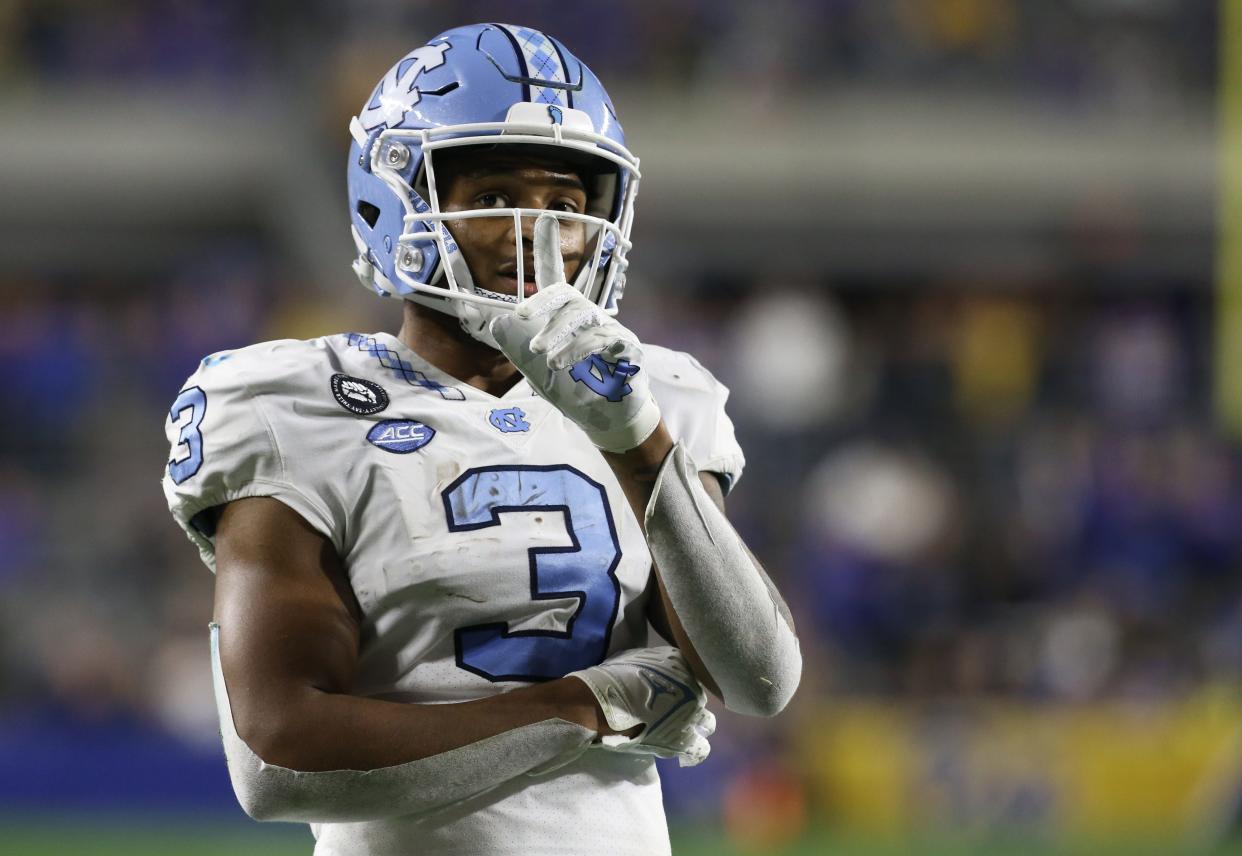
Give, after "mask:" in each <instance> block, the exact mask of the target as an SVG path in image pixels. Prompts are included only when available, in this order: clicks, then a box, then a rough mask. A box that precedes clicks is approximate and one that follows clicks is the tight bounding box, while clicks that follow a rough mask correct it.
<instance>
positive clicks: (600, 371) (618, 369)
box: [569, 354, 638, 401]
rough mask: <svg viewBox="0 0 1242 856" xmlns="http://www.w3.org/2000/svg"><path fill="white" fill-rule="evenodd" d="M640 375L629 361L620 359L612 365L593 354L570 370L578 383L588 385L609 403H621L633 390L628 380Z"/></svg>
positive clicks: (636, 367) (570, 374)
mask: <svg viewBox="0 0 1242 856" xmlns="http://www.w3.org/2000/svg"><path fill="white" fill-rule="evenodd" d="M636 374H638V366H635V365H631V364H630V361H629V360H626V359H620V360H617V361H616V362H615V363H610V362H608V361H607V360H606V359H604V358H603V357H601V356H600V355H599V354H591V355H590V356H589V357H587V358H586V359H584V360H579V361H578V362H577V363H575V364H574V366H573V368H571V369H570V370H569V376H570V377H571V378H573V379H574V380H576V381H577V382H578V383H584V384H586V385H587V386H588V387H589V388H590V390H591V391H592V392H594V393H595V394H596V395H602V396H603V397H604V398H606V399H608V400H609V401H620V400H621V399H623V398H625V397H626V396H627V395H629V394H630V393H631V392H633V391H634V390H633V388H632V387H631V386H630V385H629V384H628V383H626V378H630V377H633V376H634V375H636Z"/></svg>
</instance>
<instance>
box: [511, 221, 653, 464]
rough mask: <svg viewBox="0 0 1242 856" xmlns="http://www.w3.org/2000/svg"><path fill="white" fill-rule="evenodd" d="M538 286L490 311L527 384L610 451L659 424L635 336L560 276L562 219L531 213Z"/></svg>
mask: <svg viewBox="0 0 1242 856" xmlns="http://www.w3.org/2000/svg"><path fill="white" fill-rule="evenodd" d="M533 237H534V247H532V250H533V257H534V258H533V260H534V263H535V285H536V287H537V288H536V293H535V294H534V295H532V296H531V297H529V298H525V299H523V300H520V301H519V302H518V305H517V306H515V307H514V308H513V310H512V311H511V312H501V313H500V314H499V315H498V316H497V317H496V318H494V319H492V322H491V326H490V327H489V330H490V332H491V335H492V338H494V339H495V340H496V346H497V347H498V348H500V350H501V352H502V353H503V354H504V355H505V356H506V357H508V358H509V360H510V361H512V363H513V364H514V365H515V366H517V368H518V371H520V372H521V373H522V374H523V375H525V376H526V380H527V381H529V382H530V385H531V388H532V389H534V390H535V392H537V393H538V394H539V396H540V397H541V398H543V399H544V400H545V401H547V402H548V403H549V404H551V405H552V406H553V407H555V408H556V409H557V410H559V411H560V412H561V413H562V414H563V415H564V416H565V417H566V418H567V419H569V420H570V421H572V422H573V423H574V424H576V425H577V426H578V427H579V428H581V429H582V431H583V433H585V434H586V435H587V437H588V438H589V439H590V440H591V442H592V443H594V444H595V445H596V446H598V447H599V448H601V449H603V450H605V451H608V452H624V451H625V450H627V449H633V448H634V447H635V446H638V445H639V444H641V443H642V442H643V441H644V440H646V439H647V438H648V437H650V436H651V432H653V431H654V430H655V429H656V428H657V427H658V426H659V424H660V407H659V405H658V404H656V400H655V397H654V396H653V395H652V394H651V387H650V384H648V382H647V381H648V377H647V374H646V373H645V372H640V367H641V366H642V364H643V349H642V345H641V344H640V343H639V341H638V337H637V336H635V335H634V334H633V333H631V332H630V331H629V330H627V329H626V328H625V327H623V326H622V325H621V322H619V321H617V319H615V318H610V317H609V316H608V315H607V314H606V313H605V312H604V311H603V310H602V309H600V308H599V307H598V306H596V305H595V304H594V303H592V302H591V301H589V300H587V298H586V297H585V295H583V293H582V292H581V291H579V290H578V289H577V288H575V287H574V286H572V285H569V284H568V283H567V282H566V281H565V264H564V260H563V259H562V258H561V239H560V225H559V224H558V223H557V220H556V216H555V215H553V214H549V213H544V214H541V215H540V216H539V218H538V219H537V220H536V221H535V229H534V236H533Z"/></svg>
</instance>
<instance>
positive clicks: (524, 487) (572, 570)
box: [442, 464, 621, 681]
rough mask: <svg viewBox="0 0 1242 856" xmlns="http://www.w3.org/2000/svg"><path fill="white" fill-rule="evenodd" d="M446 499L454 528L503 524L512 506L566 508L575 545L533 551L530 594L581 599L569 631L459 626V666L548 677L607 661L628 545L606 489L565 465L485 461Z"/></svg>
mask: <svg viewBox="0 0 1242 856" xmlns="http://www.w3.org/2000/svg"><path fill="white" fill-rule="evenodd" d="M442 498H443V500H444V511H445V514H446V516H447V518H448V527H449V531H450V532H468V531H472V530H476V529H485V528H487V527H489V526H499V525H500V515H502V514H505V513H506V512H527V511H549V512H553V511H561V512H564V514H565V526H566V528H567V529H568V531H569V535H570V538H571V539H572V544H571V545H570V546H568V547H532V548H531V549H530V550H528V551H527V552H528V554H529V556H530V596H531V599H532V600H536V601H539V600H553V599H564V598H567V597H575V598H577V599H578V609H577V610H576V611H575V612H574V614H573V617H571V618H570V619H569V623H568V625H567V627H566V629H565V630H563V631H553V630H522V631H510V630H509V627H508V625H507V624H505V623H504V622H495V623H490V624H476V625H472V626H469V627H462V628H460V629H458V630H457V632H456V634H455V639H456V649H457V665H458V666H460V667H461V668H463V669H466V670H467V671H470V672H474V673H475V674H476V675H480V676H482V677H484V678H487V679H488V680H490V681H545V680H552V679H553V678H560V677H563V676H564V675H565V674H567V673H568V672H572V671H575V670H577V669H585V668H587V667H589V666H594V665H597V664H598V663H601V662H603V660H604V657H605V656H606V655H607V652H608V640H609V636H610V635H611V633H612V625H613V621H615V620H616V617H617V608H618V605H619V604H620V600H621V586H620V583H619V582H618V581H617V577H616V569H617V565H618V563H619V562H620V560H621V546H620V542H619V540H618V538H617V529H616V526H615V525H614V523H613V519H612V510H611V509H610V508H609V507H608V496H607V494H606V492H605V491H604V487H603V486H602V485H600V484H599V483H598V482H596V481H593V480H592V479H590V478H588V477H587V476H585V475H583V474H582V473H580V472H579V471H578V470H576V469H574V468H573V467H571V466H568V465H565V464H559V465H555V466H500V467H481V468H476V469H471V470H467V471H466V472H465V473H464V474H463V475H462V476H461V477H460V478H458V479H457V480H456V481H454V482H453V483H452V484H451V485H449V486H448V488H446V489H445V491H444V493H443V495H442Z"/></svg>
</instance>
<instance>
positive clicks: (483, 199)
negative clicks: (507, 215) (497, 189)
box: [475, 193, 510, 208]
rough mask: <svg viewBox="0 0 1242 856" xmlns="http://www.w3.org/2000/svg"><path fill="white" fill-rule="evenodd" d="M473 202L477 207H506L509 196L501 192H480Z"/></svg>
mask: <svg viewBox="0 0 1242 856" xmlns="http://www.w3.org/2000/svg"><path fill="white" fill-rule="evenodd" d="M475 202H476V203H478V207H479V208H508V207H510V206H509V198H508V197H507V196H505V195H504V194H503V193H480V194H479V195H478V196H477V197H476V198H475Z"/></svg>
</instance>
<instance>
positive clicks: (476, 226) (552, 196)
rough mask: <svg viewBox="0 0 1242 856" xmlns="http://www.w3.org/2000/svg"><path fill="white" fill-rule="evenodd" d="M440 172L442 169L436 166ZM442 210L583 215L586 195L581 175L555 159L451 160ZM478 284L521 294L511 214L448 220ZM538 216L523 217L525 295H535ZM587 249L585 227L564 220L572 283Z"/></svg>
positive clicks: (510, 156) (564, 242) (497, 157)
mask: <svg viewBox="0 0 1242 856" xmlns="http://www.w3.org/2000/svg"><path fill="white" fill-rule="evenodd" d="M436 172H437V175H440V173H441V168H440V167H439V165H437V169H436ZM444 173H445V175H446V177H447V179H448V181H447V186H446V187H445V186H444V185H441V190H440V210H441V211H445V212H448V211H466V210H473V209H480V208H537V209H539V210H546V211H569V212H574V213H578V214H581V213H582V212H583V210H584V209H585V208H586V203H587V194H586V188H585V186H584V185H583V182H582V179H581V178H580V177H579V175H578V174H577V173H576V172H575V171H574V170H572V169H571V168H569V167H567V166H565V165H563V164H560V163H558V162H557V161H555V160H550V159H544V158H539V157H528V156H524V155H514V154H499V153H496V154H489V155H485V156H483V157H476V158H472V159H470V160H468V161H466V160H465V159H464V158H463V159H461V160H459V161H457V162H451V161H450V162H449V163H448V164H446V168H445V169H444ZM448 228H449V231H450V232H451V233H452V235H453V240H455V241H456V242H457V245H458V246H459V247H460V248H461V251H462V255H463V257H464V258H465V260H466V265H467V267H469V268H470V275H471V277H473V278H474V283H475V285H477V286H479V287H481V288H485V289H487V290H488V291H494V292H496V293H497V294H517V285H518V283H517V242H516V240H515V236H514V234H513V232H514V226H513V218H512V217H510V216H497V217H475V218H470V219H467V220H454V221H449V222H448ZM534 228H535V221H534V218H533V217H532V218H527V217H524V218H522V252H523V273H524V276H525V286H524V287H525V294H526V296H527V297H529V296H530V295H532V294H534V293H535V263H534V257H533V251H534ZM585 249H586V226H585V224H584V223H582V222H581V221H572V220H562V221H561V256H562V257H563V258H564V260H565V274H566V277H567V278H568V279H569V281H571V282H572V281H573V279H574V277H575V276H576V275H577V272H578V266H579V265H580V264H581V263H582V258H583V255H584V253H585Z"/></svg>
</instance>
